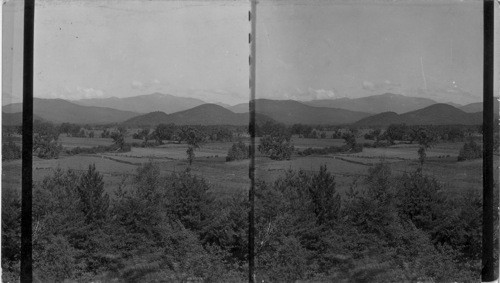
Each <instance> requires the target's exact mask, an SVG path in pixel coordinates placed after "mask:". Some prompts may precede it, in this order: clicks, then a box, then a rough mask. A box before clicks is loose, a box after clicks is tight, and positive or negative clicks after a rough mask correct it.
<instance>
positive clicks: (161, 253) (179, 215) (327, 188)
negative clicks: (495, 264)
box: [2, 163, 482, 282]
mask: <svg viewBox="0 0 500 283" xmlns="http://www.w3.org/2000/svg"><path fill="white" fill-rule="evenodd" d="M357 184H360V185H361V186H360V187H358V186H357V185H356V183H355V184H353V185H352V186H351V188H350V189H349V190H348V191H347V192H346V193H345V194H344V195H343V197H342V198H341V196H340V194H339V192H337V190H338V185H337V184H336V180H335V177H334V176H333V175H332V174H331V173H330V172H329V171H328V170H327V168H326V166H321V167H320V169H319V171H316V172H306V171H302V170H300V171H292V170H289V171H287V172H286V174H285V175H284V176H281V177H278V178H277V179H276V180H275V181H273V182H264V181H257V187H256V191H255V193H256V194H255V197H256V199H255V213H256V215H255V228H256V239H255V243H256V244H255V249H256V263H257V265H256V267H257V278H258V279H259V281H260V280H265V281H271V282H276V281H279V282H281V281H285V280H286V281H295V280H310V281H315V282H317V281H322V282H394V281H396V282H413V281H423V280H427V281H431V282H443V281H446V282H447V281H461V282H463V281H465V282H470V281H475V280H476V279H477V278H479V274H480V256H481V208H482V203H481V195H480V193H479V192H474V191H464V192H454V194H453V197H451V196H448V195H447V194H446V193H445V191H444V188H443V185H442V184H441V183H439V182H437V181H436V180H435V179H434V178H433V177H430V176H426V175H425V174H423V173H422V171H416V172H408V173H403V174H395V173H393V172H392V170H391V168H390V167H389V166H388V165H387V164H385V163H381V164H378V165H376V166H373V167H371V168H370V169H369V170H368V174H367V177H366V178H364V179H360V180H358V182H357ZM210 189H211V187H210V185H209V184H208V183H207V182H206V181H205V180H204V179H203V178H201V177H198V176H196V175H194V174H193V173H192V172H191V171H184V172H180V173H172V174H167V175H165V174H162V172H161V171H160V167H159V166H157V165H155V164H153V163H147V164H144V165H142V166H140V167H139V168H138V169H137V172H136V174H135V176H134V178H133V179H132V180H130V182H129V183H128V184H123V185H121V186H120V187H119V188H118V189H117V190H116V191H115V192H114V193H111V192H110V191H106V190H105V189H104V184H103V179H102V175H101V174H100V173H99V172H98V171H97V170H96V169H95V167H94V166H90V167H89V168H88V170H86V171H85V172H83V173H76V172H74V171H70V170H69V171H62V170H57V171H55V172H54V173H53V174H52V175H50V176H48V177H46V178H45V179H44V180H43V181H42V182H40V183H37V184H35V186H34V190H33V258H34V270H35V273H34V275H35V278H36V279H38V280H40V281H42V282H46V281H48V282H52V281H63V280H66V279H67V280H75V281H103V282H108V281H113V280H115V281H116V280H118V279H120V280H122V281H126V282H153V281H159V280H166V281H189V280H191V281H196V280H198V281H210V282H220V281H226V282H235V281H237V282H238V281H244V280H245V278H246V274H247V270H246V262H247V251H248V250H247V244H248V242H247V235H248V228H247V227H248V226H247V225H248V224H247V219H248V218H247V216H248V206H247V202H246V201H245V200H243V199H240V198H237V197H233V198H220V199H216V198H215V196H214V195H212V193H211V192H210V191H211V190H210ZM108 194H109V196H108ZM2 207H3V213H2V267H3V271H4V272H3V279H4V281H8V280H15V279H16V277H17V275H16V274H17V273H18V272H19V269H18V268H19V265H18V261H19V239H20V226H19V221H20V219H19V218H20V198H19V195H17V194H13V192H12V191H9V190H6V191H5V193H4V194H3V198H2Z"/></svg>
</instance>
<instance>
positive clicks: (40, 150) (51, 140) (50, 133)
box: [33, 120, 63, 159]
mask: <svg viewBox="0 0 500 283" xmlns="http://www.w3.org/2000/svg"><path fill="white" fill-rule="evenodd" d="M58 139H59V129H58V127H56V126H55V125H54V124H52V123H50V122H43V121H40V120H35V121H34V122H33V152H34V154H35V155H36V156H38V157H39V158H43V159H53V158H58V157H59V153H60V152H61V151H62V149H63V147H62V145H61V144H59V143H58Z"/></svg>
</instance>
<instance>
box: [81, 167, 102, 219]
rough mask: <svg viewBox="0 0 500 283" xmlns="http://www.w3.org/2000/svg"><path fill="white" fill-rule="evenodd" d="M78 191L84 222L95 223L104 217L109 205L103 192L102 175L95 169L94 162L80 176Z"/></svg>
mask: <svg viewBox="0 0 500 283" xmlns="http://www.w3.org/2000/svg"><path fill="white" fill-rule="evenodd" d="M77 189H78V193H79V195H80V201H81V205H82V211H83V213H84V214H85V217H86V222H87V223H88V224H90V223H97V222H100V221H102V220H104V219H105V218H106V215H107V212H108V207H109V196H108V194H106V193H105V192H104V182H103V180H102V175H101V174H99V172H97V171H96V169H95V164H92V165H89V169H88V170H87V172H86V173H84V174H83V175H82V176H81V177H80V183H79V184H78V187H77Z"/></svg>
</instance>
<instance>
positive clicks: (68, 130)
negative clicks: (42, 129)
mask: <svg viewBox="0 0 500 283" xmlns="http://www.w3.org/2000/svg"><path fill="white" fill-rule="evenodd" d="M59 133H61V134H66V135H67V136H68V137H78V138H85V137H86V136H87V135H86V134H85V129H83V128H82V126H81V125H78V124H72V123H62V124H61V125H60V126H59Z"/></svg>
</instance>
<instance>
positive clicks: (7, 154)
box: [2, 141, 21, 160]
mask: <svg viewBox="0 0 500 283" xmlns="http://www.w3.org/2000/svg"><path fill="white" fill-rule="evenodd" d="M20 158H21V148H20V147H19V146H17V145H16V144H15V143H14V142H12V141H10V142H8V143H3V144H2V160H14V159H20Z"/></svg>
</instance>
